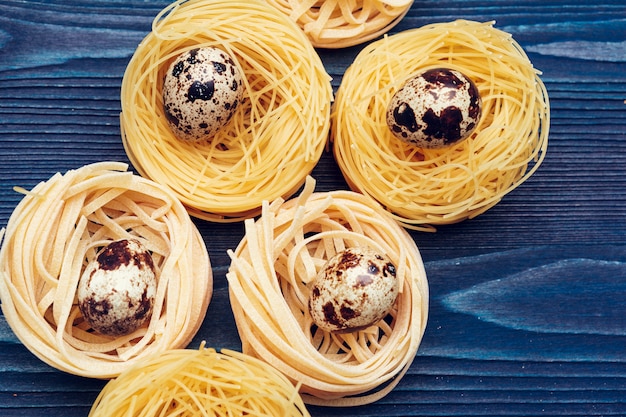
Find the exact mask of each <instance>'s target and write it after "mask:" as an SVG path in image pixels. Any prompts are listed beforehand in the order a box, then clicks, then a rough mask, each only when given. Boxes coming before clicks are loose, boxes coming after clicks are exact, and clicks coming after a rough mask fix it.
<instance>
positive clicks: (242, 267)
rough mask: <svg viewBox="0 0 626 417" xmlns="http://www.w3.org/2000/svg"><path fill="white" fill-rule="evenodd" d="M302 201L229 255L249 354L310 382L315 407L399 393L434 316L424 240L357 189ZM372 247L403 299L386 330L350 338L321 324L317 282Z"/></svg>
mask: <svg viewBox="0 0 626 417" xmlns="http://www.w3.org/2000/svg"><path fill="white" fill-rule="evenodd" d="M313 188H314V181H313V180H312V179H310V177H309V181H307V183H306V185H305V188H304V190H303V191H302V194H301V195H300V196H299V197H298V198H294V199H291V200H289V201H287V202H284V201H282V200H276V201H274V202H273V203H271V204H269V203H265V204H264V206H263V212H262V215H261V217H260V218H259V219H258V220H257V221H256V222H255V221H253V220H252V219H249V220H246V222H245V226H246V234H245V236H244V238H243V239H242V241H241V242H240V244H239V245H238V247H237V248H236V250H235V251H229V255H230V257H231V266H230V268H229V271H228V273H227V279H228V283H229V291H230V299H231V306H232V309H233V312H234V316H235V321H236V324H237V328H238V331H239V335H240V337H241V340H242V346H243V352H244V353H246V354H249V355H252V356H255V357H258V358H260V359H262V360H264V361H266V362H268V363H269V364H271V365H273V366H274V367H275V368H276V369H278V370H279V371H281V372H282V373H283V374H285V375H286V376H287V377H289V378H290V379H291V380H292V381H298V382H299V383H301V387H300V392H301V394H302V395H303V398H304V401H305V402H306V403H310V404H320V405H334V406H347V405H359V404H366V403H370V402H373V401H376V400H378V399H380V398H382V397H383V396H384V395H386V394H387V393H388V392H389V391H391V390H392V389H393V388H394V387H395V385H396V384H397V383H398V382H399V381H400V379H401V377H402V375H404V373H405V372H406V371H407V369H408V368H409V366H410V364H411V362H412V361H413V358H414V356H415V354H416V352H417V349H418V346H419V344H420V341H421V338H422V336H423V333H424V329H425V326H426V321H427V316H428V284H427V280H426V274H425V271H424V266H423V263H422V260H421V257H420V254H419V251H418V248H417V246H416V245H415V242H414V241H413V239H411V237H410V236H409V235H408V233H407V232H406V230H405V229H404V228H402V227H401V226H399V225H398V223H397V222H395V221H394V220H393V219H392V218H391V217H390V216H389V215H387V214H386V213H385V212H384V211H383V210H382V209H381V208H380V206H379V205H378V204H376V203H373V202H372V200H371V199H368V198H366V197H364V196H363V195H361V194H359V193H355V192H352V191H332V192H327V193H326V192H320V193H314V192H313ZM354 246H369V247H371V248H374V249H375V250H377V251H379V252H382V253H386V254H387V255H388V256H389V257H390V258H391V260H392V262H393V263H394V265H395V266H396V270H397V273H396V276H397V278H398V280H399V283H400V294H399V296H398V299H397V300H396V304H395V306H394V308H393V310H392V311H391V313H390V314H389V315H388V317H386V318H384V319H383V320H381V321H380V322H378V323H376V324H374V325H372V326H370V327H368V328H366V329H364V330H360V331H354V332H351V333H329V332H325V331H322V330H321V329H320V328H318V327H316V326H315V325H314V324H313V321H312V318H311V315H310V313H309V310H308V299H309V291H310V290H309V288H310V283H311V282H312V281H313V280H314V279H315V277H316V275H317V273H318V271H320V270H321V269H322V268H323V266H324V264H325V263H326V261H327V260H328V259H329V258H330V257H332V256H333V255H334V254H335V253H337V252H340V251H342V250H344V249H346V248H348V247H354Z"/></svg>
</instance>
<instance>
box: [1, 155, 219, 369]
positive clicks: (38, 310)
mask: <svg viewBox="0 0 626 417" xmlns="http://www.w3.org/2000/svg"><path fill="white" fill-rule="evenodd" d="M126 168H127V166H126V165H125V164H122V163H116V162H101V163H96V164H92V165H86V166H83V167H81V168H79V169H76V170H71V171H68V172H67V173H65V174H60V173H59V174H56V175H54V176H52V177H51V178H50V179H49V180H48V181H45V182H41V183H39V184H38V185H37V186H35V187H34V188H33V189H32V190H31V191H24V192H25V193H26V196H25V197H24V198H23V199H22V201H21V202H20V203H19V204H18V205H17V207H16V208H15V210H14V212H13V214H12V215H11V217H10V219H9V222H8V224H7V227H6V230H5V231H4V232H5V233H4V240H3V242H2V248H1V249H0V274H1V275H0V297H1V298H2V312H3V313H4V316H5V318H6V320H7V323H8V324H9V325H10V326H11V328H12V329H13V331H14V332H15V334H16V335H17V337H18V338H19V339H20V340H21V341H22V343H23V344H24V345H25V346H26V347H27V348H28V349H29V350H31V351H32V352H33V353H34V354H35V355H36V356H37V357H39V358H40V359H41V360H43V361H44V362H46V363H48V364H49V365H51V366H53V367H56V368H57V369H60V370H63V371H66V372H69V373H73V374H77V375H81V376H86V377H94V378H110V377H113V376H116V375H118V374H119V373H120V372H122V371H123V370H124V369H126V368H128V367H129V366H130V365H131V364H132V363H134V362H135V361H137V360H139V359H141V358H142V357H144V356H147V355H150V354H153V353H155V352H163V351H165V350H168V349H171V348H178V347H184V346H186V345H187V344H188V343H189V342H190V341H191V339H192V337H193V336H194V334H195V332H196V330H197V328H198V327H199V326H200V324H201V323H202V320H203V318H204V316H205V313H206V309H207V307H208V304H209V301H210V298H211V294H212V291H213V276H212V271H211V265H210V261H209V255H208V252H207V250H206V247H205V244H204V241H203V240H202V237H201V236H200V233H199V232H198V230H197V229H196V227H195V225H194V224H193V222H192V221H191V219H190V217H189V214H188V213H187V211H186V210H185V208H184V206H183V205H182V204H181V203H180V201H178V200H177V199H176V197H175V196H174V195H173V194H172V193H171V192H169V191H168V190H167V189H165V188H164V187H162V186H160V185H158V184H156V183H154V182H152V181H149V180H147V179H145V178H142V177H140V176H138V175H134V174H132V173H131V172H128V171H126ZM129 238H134V239H138V240H139V241H141V242H142V243H143V245H144V246H145V247H146V248H147V250H149V251H150V253H151V255H152V259H153V261H154V266H155V270H156V276H157V279H158V283H157V291H156V295H155V300H154V305H153V311H152V316H151V319H150V321H149V323H147V324H144V325H143V326H142V327H140V328H139V329H137V330H135V331H134V332H133V333H131V334H129V335H126V336H117V337H113V336H105V335H102V334H100V333H96V332H94V331H92V329H91V328H90V326H89V325H88V324H87V322H86V321H85V320H84V319H83V317H82V315H81V313H80V310H79V307H78V305H77V302H76V290H77V286H78V282H79V280H80V277H81V275H82V272H83V270H84V269H85V267H86V265H87V264H89V262H90V261H91V260H92V259H94V258H95V257H96V254H97V252H98V251H99V249H100V248H102V247H103V246H106V245H107V244H108V243H110V242H111V241H114V240H119V239H129Z"/></svg>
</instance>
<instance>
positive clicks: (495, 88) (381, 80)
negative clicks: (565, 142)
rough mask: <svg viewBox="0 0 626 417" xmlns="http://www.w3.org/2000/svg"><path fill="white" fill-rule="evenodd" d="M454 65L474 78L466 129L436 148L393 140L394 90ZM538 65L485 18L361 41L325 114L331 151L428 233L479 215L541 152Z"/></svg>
mask: <svg viewBox="0 0 626 417" xmlns="http://www.w3.org/2000/svg"><path fill="white" fill-rule="evenodd" d="M439 67H447V68H450V69H455V70H458V71H460V72H461V73H463V74H465V75H466V76H467V77H469V78H470V79H471V80H472V81H473V82H474V83H475V84H476V86H477V88H478V90H479V93H480V96H481V99H482V116H481V119H480V120H479V122H478V125H477V127H476V130H475V131H474V133H473V134H472V136H471V137H470V138H468V139H466V140H464V141H461V142H459V143H457V144H455V145H453V146H449V147H446V148H442V149H425V148H419V147H416V146H414V145H412V144H409V143H406V142H403V141H401V140H399V139H397V138H396V137H395V136H394V135H393V134H392V133H391V130H390V129H389V127H388V126H387V123H386V119H385V115H386V110H387V106H388V103H389V101H390V100H391V97H392V96H393V94H394V93H395V92H396V91H397V90H398V89H399V88H400V87H401V86H402V84H403V83H404V82H405V81H406V80H407V79H409V78H410V77H412V76H414V75H416V74H419V73H421V72H423V71H425V70H427V69H431V68H439ZM539 75H540V73H539V72H538V71H537V70H536V69H535V68H534V67H533V65H532V63H531V62H530V60H529V59H528V57H527V56H526V54H525V53H524V51H523V49H522V48H521V47H520V45H519V44H517V43H516V42H515V41H514V40H513V39H512V37H511V35H510V34H508V33H506V32H503V31H501V30H498V29H496V28H494V27H493V22H487V23H479V22H473V21H467V20H457V21H453V22H445V23H435V24H430V25H426V26H423V27H421V28H417V29H411V30H407V31H404V32H400V33H397V34H394V35H391V36H388V37H385V38H383V39H381V40H379V41H376V42H373V43H371V44H369V45H368V46H367V47H365V48H364V49H363V50H362V51H361V52H360V53H359V55H358V56H357V57H356V59H355V60H354V62H353V63H352V65H351V66H350V67H349V68H348V69H347V70H346V72H345V75H344V77H343V79H342V83H341V85H340V86H339V88H338V91H337V94H336V98H335V102H334V104H333V112H332V127H331V140H332V141H333V151H334V155H335V159H336V160H337V163H338V165H339V167H340V169H341V171H342V173H343V175H344V177H345V179H346V181H347V182H348V184H349V185H350V187H351V188H352V189H354V190H357V191H360V192H362V193H364V194H365V195H368V196H370V197H372V198H373V199H375V200H376V201H378V202H379V203H380V204H382V205H383V206H384V207H385V208H386V209H387V210H388V211H390V212H391V213H392V214H393V215H394V216H395V218H396V219H397V220H398V221H399V222H401V223H402V224H403V225H404V226H406V227H409V228H414V229H417V230H426V231H432V230H435V226H437V225H442V224H450V223H456V222H459V221H462V220H465V219H468V218H473V217H475V216H477V215H479V214H481V213H484V212H485V211H487V210H488V209H489V208H491V207H493V206H494V205H495V204H497V203H498V202H499V201H500V200H501V199H502V197H503V196H504V195H505V194H507V193H509V192H510V191H512V190H513V189H515V188H516V187H517V186H519V185H520V184H521V183H523V182H524V181H525V180H527V179H528V178H529V177H530V176H531V175H532V174H533V173H534V172H535V171H536V170H537V169H538V168H539V166H540V164H541V163H542V162H543V160H544V158H545V154H546V151H547V146H548V130H549V122H550V108H549V102H548V95H547V92H546V90H545V87H544V84H543V83H542V81H541V79H540V78H539Z"/></svg>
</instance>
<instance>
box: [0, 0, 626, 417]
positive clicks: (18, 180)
mask: <svg viewBox="0 0 626 417" xmlns="http://www.w3.org/2000/svg"><path fill="white" fill-rule="evenodd" d="M167 3H168V2H167V0H159V1H154V2H145V1H140V0H129V1H123V2H122V1H116V0H105V1H93V2H91V1H77V0H72V1H61V0H58V1H44V0H40V1H18V0H2V1H0V142H1V143H0V227H4V226H6V223H7V220H8V218H9V216H10V214H11V212H12V210H13V208H14V207H15V205H16V204H17V203H18V201H19V200H20V198H21V195H20V194H18V193H16V192H14V191H13V190H12V187H13V186H16V185H18V186H22V187H25V188H30V187H32V186H34V185H35V184H36V183H38V182H39V181H42V180H46V179H48V178H49V177H50V176H51V175H52V174H54V173H55V172H57V171H60V172H65V171H66V170H68V169H72V168H76V167H78V166H81V165H84V164H87V163H91V162H97V161H101V160H105V159H106V160H120V161H127V157H126V155H125V153H124V149H123V147H122V142H121V140H120V133H119V119H118V117H119V112H120V101H119V92H120V84H121V79H122V75H123V72H124V69H125V66H126V64H127V62H128V60H129V58H130V56H131V55H132V53H133V52H134V49H135V47H136V46H137V44H138V42H139V41H140V40H141V39H142V38H143V37H144V36H145V35H146V34H147V33H148V31H149V30H150V24H151V21H152V19H153V17H154V16H155V15H156V13H157V12H158V11H159V10H161V9H162V8H163V7H164V6H165V5H166V4H167ZM457 18H463V19H471V20H478V21H490V20H495V22H496V27H497V28H499V29H502V30H504V31H507V32H510V33H511V34H512V35H513V37H514V38H515V39H516V40H517V41H518V42H519V43H520V44H521V45H522V46H523V47H524V49H525V50H526V51H527V53H528V55H529V57H530V59H531V60H532V62H533V64H534V65H535V67H536V68H538V69H540V70H541V71H542V72H543V75H542V79H543V81H544V82H545V84H546V86H547V89H548V93H549V96H550V100H551V109H552V123H551V130H550V139H549V140H550V142H549V150H548V154H547V157H546V159H545V162H544V164H543V165H542V166H541V167H540V169H539V170H538V171H537V173H536V174H535V175H534V176H533V177H532V178H531V179H530V180H529V181H527V182H526V183H524V184H523V185H522V186H521V187H519V188H518V189H516V190H515V191H513V192H512V193H511V194H509V195H507V196H506V197H505V198H504V200H503V201H502V202H501V203H499V204H498V205H497V206H496V207H494V208H493V209H491V210H490V211H488V212H487V213H485V214H483V215H481V216H479V217H478V218H476V219H473V220H469V221H466V222H463V223H460V224H456V225H451V226H446V227H442V228H440V229H439V231H438V232H437V233H436V234H431V233H420V232H412V236H413V237H414V239H415V241H416V242H417V244H418V246H419V247H420V250H421V252H422V256H423V258H424V261H425V266H426V271H427V273H428V278H429V282H430V288H431V307H430V319H429V323H428V327H427V330H426V333H425V335H424V339H423V342H422V345H421V346H420V349H419V352H418V355H417V357H416V359H415V361H414V363H413V366H412V368H411V369H410V371H409V372H408V374H407V375H406V376H405V378H404V379H403V380H402V382H401V383H400V384H399V385H398V387H397V388H396V389H395V390H394V391H393V392H392V393H391V394H390V395H388V396H387V397H386V398H384V399H383V400H381V401H380V402H378V403H375V404H372V405H369V406H363V407H357V408H350V409H324V408H316V407H311V409H310V411H311V413H312V415H314V416H325V415H342V416H345V417H347V416H374V415H375V416H392V415H394V416H396V415H397V416H408V415H416V416H418V415H419V416H435V415H436V416H460V415H464V416H469V415H472V416H488V415H489V416H495V415H498V416H503V415H515V416H535V415H544V416H547V415H581V416H590V415H598V416H600V415H601V416H611V415H622V416H623V415H626V5H625V4H624V1H623V0H598V1H589V2H580V1H574V0H570V1H565V0H549V1H544V0H541V1H538V0H536V1H531V0H521V1H520V0H517V1H505V0H497V1H483V2H478V1H462V0H438V1H432V0H431V1H416V2H415V3H414V5H413V7H412V9H411V10H410V12H409V13H408V15H407V16H406V17H405V18H404V20H403V21H402V22H401V23H400V24H399V25H398V26H397V27H396V28H394V29H393V31H392V32H397V31H400V30H404V29H409V28H413V27H418V26H421V25H424V24H428V23H433V22H444V21H450V20H454V19H457ZM361 48H362V46H356V47H351V48H348V49H342V50H335V51H327V50H320V55H321V56H322V59H323V61H324V63H325V65H326V67H327V70H328V72H329V73H330V74H331V75H332V76H333V78H334V81H333V85H334V87H335V88H336V87H337V86H338V85H339V82H340V81H341V76H342V74H343V72H344V70H345V69H346V67H347V66H348V65H349V64H350V62H351V61H352V59H353V58H354V57H355V55H356V54H357V53H358V52H359V50H360V49H361ZM313 174H314V176H315V177H316V178H317V180H318V189H320V190H332V189H338V188H339V189H342V188H347V187H346V184H345V182H344V180H343V178H342V177H341V175H340V172H339V170H338V168H337V167H336V165H335V163H334V161H333V158H332V155H331V154H325V155H324V156H323V158H322V160H321V161H320V163H319V165H318V167H317V168H316V169H315V171H314V173H313ZM197 224H198V227H199V228H200V230H201V232H202V233H203V235H204V236H205V240H206V243H207V246H208V249H209V253H210V255H211V261H212V263H213V266H214V273H215V296H214V298H213V301H212V303H211V306H210V308H209V312H208V316H207V319H206V321H205V324H204V325H203V327H202V328H201V329H200V332H199V333H198V335H197V337H196V339H194V341H193V342H192V345H193V346H197V345H198V344H199V342H200V341H201V340H207V344H208V345H209V346H214V347H217V348H221V347H228V348H235V349H238V348H239V346H240V342H239V340H238V338H237V333H236V330H235V326H234V319H233V317H232V313H231V312H230V307H229V304H228V297H227V283H226V279H225V276H224V274H225V271H226V269H227V267H228V264H229V260H228V257H227V255H226V250H227V249H229V248H234V247H235V246H236V244H237V243H238V241H239V239H240V238H241V236H242V235H243V227H242V225H241V224H231V225H218V224H211V223H206V222H203V221H197ZM103 385H104V382H103V381H98V380H90V379H85V378H80V377H76V376H72V375H67V374H63V373H61V372H59V371H56V370H55V369H53V368H51V367H49V366H47V365H45V364H43V363H42V362H41V361H39V360H38V359H36V358H35V357H34V356H33V355H32V354H31V353H30V352H29V351H28V350H27V349H26V348H25V347H23V346H22V345H21V344H20V343H19V341H18V340H17V338H16V337H15V336H14V334H13V333H12V331H11V329H10V328H9V327H8V325H7V324H6V322H5V321H4V318H3V317H2V316H1V315H0V415H1V416H42V415H46V416H86V415H87V414H88V411H89V408H90V406H91V403H92V401H93V400H94V399H95V397H96V395H97V394H98V392H99V390H100V389H101V388H102V386H103Z"/></svg>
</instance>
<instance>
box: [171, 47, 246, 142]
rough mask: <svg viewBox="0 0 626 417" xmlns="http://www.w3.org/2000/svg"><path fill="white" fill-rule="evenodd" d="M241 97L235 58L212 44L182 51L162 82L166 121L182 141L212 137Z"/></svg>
mask: <svg viewBox="0 0 626 417" xmlns="http://www.w3.org/2000/svg"><path fill="white" fill-rule="evenodd" d="M242 96H243V81H242V77H241V74H240V73H239V70H238V68H237V65H236V63H235V61H234V59H233V58H232V57H231V56H230V55H229V54H227V53H226V52H225V51H223V50H221V49H219V48H214V47H204V48H196V49H192V50H190V51H187V52H185V53H183V54H181V55H180V56H179V57H178V58H177V59H176V60H175V61H174V62H172V64H171V65H170V67H169V69H168V70H167V73H166V75H165V80H164V83H163V107H164V110H165V116H166V119H167V122H168V124H169V126H170V129H171V130H172V131H173V132H174V134H175V135H176V137H177V138H179V139H181V140H183V141H191V142H196V141H200V140H203V139H209V138H211V137H212V136H214V135H215V134H216V133H217V132H218V131H219V130H220V129H221V128H223V127H224V126H226V125H227V124H228V122H229V121H230V119H231V118H232V116H233V114H234V113H235V110H236V109H237V106H238V105H239V103H240V102H241V99H242Z"/></svg>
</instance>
